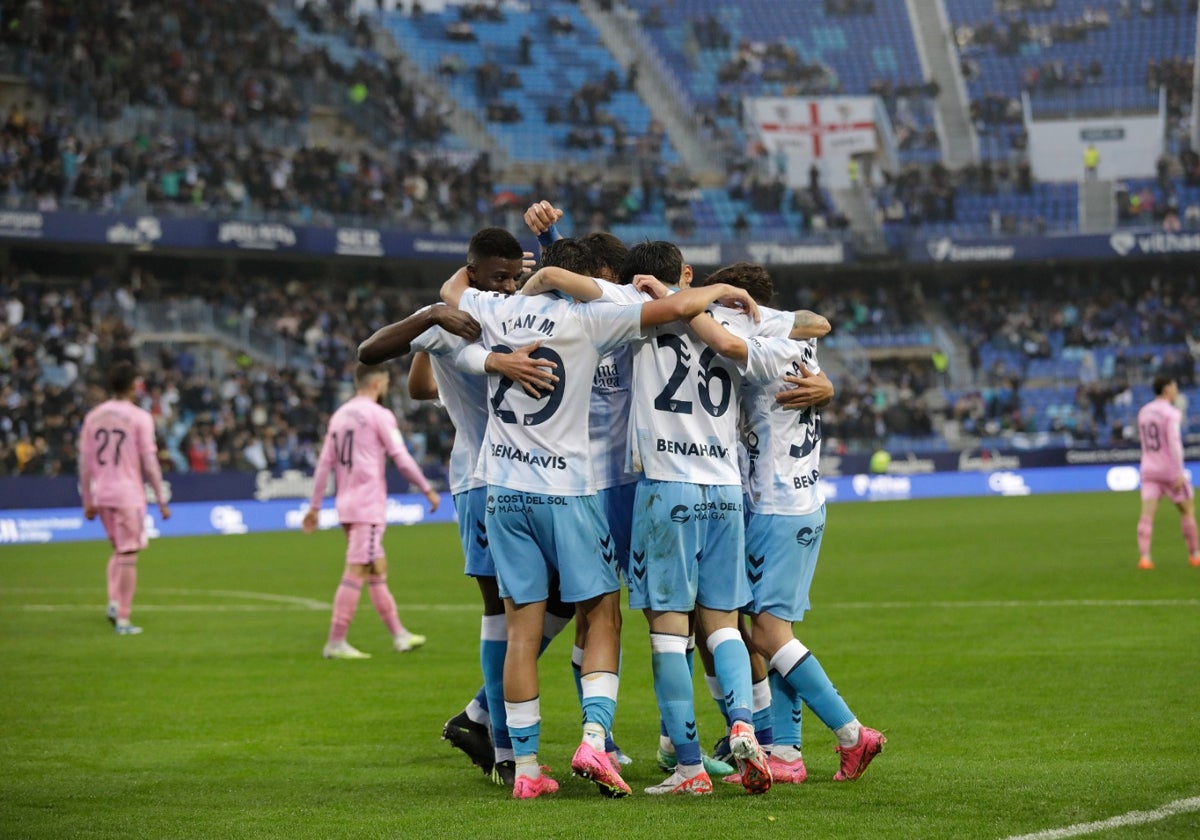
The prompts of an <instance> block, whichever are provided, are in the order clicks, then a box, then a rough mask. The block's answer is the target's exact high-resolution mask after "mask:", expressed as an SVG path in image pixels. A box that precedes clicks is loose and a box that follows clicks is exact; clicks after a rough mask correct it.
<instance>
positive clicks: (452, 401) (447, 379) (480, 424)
mask: <svg viewBox="0 0 1200 840" xmlns="http://www.w3.org/2000/svg"><path fill="white" fill-rule="evenodd" d="M426 308H428V307H426ZM466 345H467V341H466V340H464V339H463V338H460V337H459V336H457V335H454V334H453V333H448V332H446V331H445V330H443V329H442V328H441V327H437V326H434V327H430V328H429V329H427V330H425V332H423V333H421V334H420V335H419V336H417V337H416V338H415V339H413V342H412V349H413V351H414V352H415V351H417V350H423V351H425V352H426V353H428V354H429V363H430V367H432V368H433V378H434V379H435V380H436V381H437V386H438V400H439V402H441V403H442V405H444V406H446V413H447V414H449V415H450V422H451V423H453V424H454V446H453V447H451V449H450V493H451V494H454V495H457V494H458V493H463V492H466V491H467V490H471V489H472V488H475V487H482V486H483V485H484V481H483V479H481V478H477V477H476V476H475V464H476V462H477V461H478V460H479V450H480V447H482V446H483V433H484V430H485V429H486V428H487V420H488V411H487V377H486V376H478V375H476V374H471V373H464V372H463V371H462V370H460V369H459V368H458V367H457V366H456V365H455V363H454V359H455V357H456V356H457V355H458V353H459V352H460V351H461V350H462V348H463V347H465V346H466Z"/></svg>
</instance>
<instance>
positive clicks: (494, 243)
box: [467, 227, 525, 265]
mask: <svg viewBox="0 0 1200 840" xmlns="http://www.w3.org/2000/svg"><path fill="white" fill-rule="evenodd" d="M524 256H525V251H524V249H522V248H521V243H520V242H518V241H517V238H516V237H515V236H513V235H512V234H511V233H509V232H508V231H506V230H505V229H504V228H500V227H487V228H484V229H483V230H481V231H479V232H478V233H476V234H475V235H474V236H472V237H471V244H470V245H468V246H467V264H468V265H474V264H475V263H477V262H479V261H480V260H486V259H487V258H488V257H498V258H500V259H502V260H519V259H522V258H523V257H524Z"/></svg>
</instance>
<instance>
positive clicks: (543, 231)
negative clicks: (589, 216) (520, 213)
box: [525, 200, 563, 248]
mask: <svg viewBox="0 0 1200 840" xmlns="http://www.w3.org/2000/svg"><path fill="white" fill-rule="evenodd" d="M562 217H563V211H562V210H559V209H558V208H557V207H555V206H554V205H553V204H551V203H550V202H549V201H545V200H543V201H535V202H534V203H533V204H531V205H530V206H529V209H528V210H526V211H525V226H526V227H527V228H529V230H530V231H531V232H532V233H533V235H534V236H536V237H537V238H538V244H539V245H541V246H542V247H543V248H545V247H546V246H547V245H549V244H550V243H551V242H554V241H555V240H557V239H562V234H561V233H559V232H558V228H557V227H555V223H556V222H557V221H558V220H559V219H561V218H562Z"/></svg>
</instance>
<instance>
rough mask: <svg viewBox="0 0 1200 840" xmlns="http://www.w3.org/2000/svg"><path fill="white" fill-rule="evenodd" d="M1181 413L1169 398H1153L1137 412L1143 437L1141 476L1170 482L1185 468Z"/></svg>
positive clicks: (1140, 432) (1139, 431)
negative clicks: (1180, 427)
mask: <svg viewBox="0 0 1200 840" xmlns="http://www.w3.org/2000/svg"><path fill="white" fill-rule="evenodd" d="M1181 419H1182V415H1181V413H1180V411H1179V409H1178V408H1176V407H1175V406H1173V405H1171V404H1170V403H1169V402H1167V401H1166V400H1160V399H1153V400H1151V401H1150V402H1148V403H1146V404H1145V405H1144V406H1142V409H1141V411H1139V412H1138V417H1137V422H1138V434H1139V435H1140V436H1141V439H1142V478H1143V479H1144V480H1146V479H1148V480H1152V481H1164V482H1171V481H1174V480H1175V479H1177V478H1178V477H1179V474H1180V473H1181V472H1182V471H1183V438H1182V435H1181V433H1180V430H1179V425H1180V421H1181Z"/></svg>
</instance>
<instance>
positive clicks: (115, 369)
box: [108, 362, 138, 394]
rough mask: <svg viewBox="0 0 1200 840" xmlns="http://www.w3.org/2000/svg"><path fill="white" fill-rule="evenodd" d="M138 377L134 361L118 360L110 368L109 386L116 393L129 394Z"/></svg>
mask: <svg viewBox="0 0 1200 840" xmlns="http://www.w3.org/2000/svg"><path fill="white" fill-rule="evenodd" d="M137 378H138V369H137V368H136V367H135V366H134V364H133V362H117V363H116V364H114V365H113V366H112V367H111V368H109V370H108V388H109V390H110V391H112V393H114V394H128V393H129V392H130V391H132V390H133V383H135V382H137Z"/></svg>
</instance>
